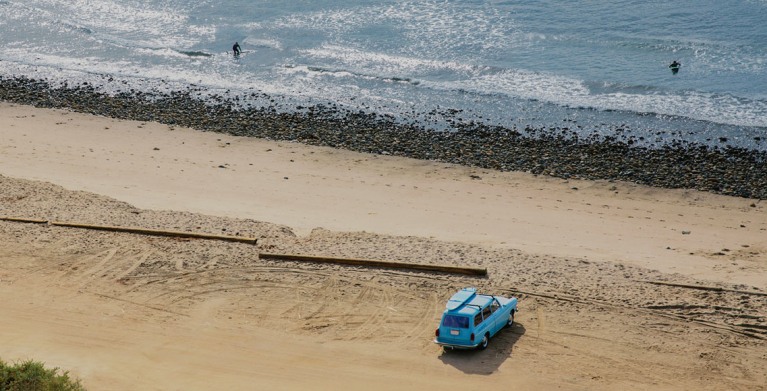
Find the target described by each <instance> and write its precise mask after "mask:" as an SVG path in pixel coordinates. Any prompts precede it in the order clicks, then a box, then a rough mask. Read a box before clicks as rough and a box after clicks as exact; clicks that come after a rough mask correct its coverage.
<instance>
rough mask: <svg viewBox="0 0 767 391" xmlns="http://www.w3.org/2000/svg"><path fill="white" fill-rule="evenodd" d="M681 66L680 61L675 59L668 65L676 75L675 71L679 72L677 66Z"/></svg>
mask: <svg viewBox="0 0 767 391" xmlns="http://www.w3.org/2000/svg"><path fill="white" fill-rule="evenodd" d="M681 66H682V63H680V62H679V61H677V60H674V62H672V63H671V65H669V66H668V67H669V68H671V73H672V74H674V75H676V73H677V72H679V68H680V67H681Z"/></svg>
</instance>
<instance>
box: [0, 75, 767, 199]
mask: <svg viewBox="0 0 767 391" xmlns="http://www.w3.org/2000/svg"><path fill="white" fill-rule="evenodd" d="M192 92H194V89H190V90H188V91H185V92H174V93H170V94H161V93H155V94H148V93H134V94H131V93H120V94H116V95H106V94H103V93H100V92H97V91H96V89H95V88H94V87H93V86H90V85H83V86H77V87H74V88H69V87H66V86H65V87H61V88H51V87H50V86H49V85H48V84H47V82H45V81H39V80H32V79H26V78H15V79H8V78H0V100H2V101H7V102H13V103H18V104H25V105H31V106H36V107H42V108H62V109H70V110H74V111H77V112H83V113H88V114H94V115H101V116H105V117H110V118H117V119H129V120H136V121H153V122H159V123H163V124H166V125H169V126H173V127H176V126H179V127H190V128H194V129H198V130H201V131H213V132H218V133H222V134H231V135H235V136H247V137H256V138H262V139H267V140H278V141H291V142H293V141H295V142H299V143H302V144H307V145H315V146H326V147H331V148H339V149H345V150H350V151H355V152H362V153H373V154H377V155H392V156H401V157H407V158H415V159H419V160H426V161H440V162H445V163H451V164H458V165H462V166H468V167H476V168H484V169H491V170H500V171H504V172H516V171H519V172H529V173H532V174H535V175H544V176H551V177H555V178H562V179H585V180H619V181H627V182H632V183H637V184H641V185H647V186H652V187H659V188H669V189H696V190H700V191H706V192H711V193H715V194H723V195H731V196H737V197H743V198H753V199H767V151H757V150H746V149H741V148H732V147H724V148H710V147H706V146H702V145H697V144H691V143H681V142H675V143H672V144H670V145H664V146H659V147H657V148H648V147H639V146H636V144H638V142H639V140H637V139H636V138H633V137H626V138H620V137H603V138H599V137H597V136H592V137H589V138H585V139H584V138H579V137H578V136H577V134H576V133H575V132H574V131H572V130H571V129H570V128H569V127H567V126H563V127H557V128H548V129H535V128H529V127H528V128H526V129H523V130H518V129H506V128H501V127H494V126H484V125H479V124H474V123H469V124H465V123H461V122H460V121H458V122H455V129H454V130H453V131H431V130H426V129H424V128H423V127H420V126H418V125H417V124H399V123H396V122H394V121H393V120H392V119H390V118H386V117H385V116H378V115H375V114H366V113H362V112H356V113H355V112H348V111H344V110H342V109H338V108H335V107H326V106H313V107H306V108H302V109H305V111H306V112H305V113H279V112H277V110H276V109H275V108H274V107H266V108H259V109H255V108H241V107H238V102H234V101H228V100H227V99H225V98H222V97H219V96H214V97H212V98H211V101H212V102H214V103H212V104H211V103H210V102H204V101H202V100H199V99H197V98H195V97H193V96H192ZM453 114H456V113H453ZM572 126H575V125H574V124H573V125H572ZM621 130H622V129H617V130H616V131H618V133H620V131H621ZM723 141H726V140H723Z"/></svg>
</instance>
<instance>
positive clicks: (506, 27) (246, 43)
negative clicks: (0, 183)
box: [0, 0, 767, 150]
mask: <svg viewBox="0 0 767 391" xmlns="http://www.w3.org/2000/svg"><path fill="white" fill-rule="evenodd" d="M235 42H238V43H239V44H240V46H241V47H242V49H243V54H242V55H241V56H239V57H237V58H235V57H234V56H233V55H232V45H233V44H234V43H235ZM674 60H676V61H679V62H681V64H682V67H681V69H680V71H679V72H678V73H677V74H672V72H671V70H670V69H669V64H670V63H671V62H672V61H674ZM0 76H4V77H12V76H24V77H29V78H35V79H46V80H48V81H49V82H50V83H51V84H52V85H54V86H57V85H63V84H64V83H67V85H69V86H72V85H76V84H79V83H83V82H88V83H91V84H92V85H94V86H97V87H98V89H99V90H101V91H104V92H107V93H116V92H124V91H130V90H133V91H148V92H168V91H173V90H185V89H188V88H190V87H193V88H195V89H196V90H198V91H199V90H202V91H204V92H198V95H199V96H200V98H202V99H210V97H212V96H215V95H218V96H225V97H230V98H237V102H239V104H241V105H243V106H251V107H264V106H273V107H277V108H278V110H280V111H286V112H290V111H300V110H301V109H302V108H304V107H307V106H311V105H318V104H323V105H324V104H328V103H332V104H335V105H337V106H338V107H342V108H344V109H348V110H351V111H364V112H368V113H376V114H380V115H385V116H387V117H388V118H395V119H396V120H397V121H401V122H403V123H416V124H419V125H422V126H424V127H425V128H436V129H444V130H446V131H450V129H451V126H452V124H454V123H455V122H454V121H461V122H471V121H474V122H475V123H482V124H487V125H500V126H504V127H508V128H519V129H522V128H525V127H527V126H532V127H544V128H560V127H567V128H569V129H570V130H574V131H576V132H579V134H582V135H584V136H589V135H603V136H610V135H614V134H618V133H620V134H622V135H624V136H625V135H626V133H628V134H629V135H630V136H635V137H639V138H641V139H642V140H643V141H642V143H645V144H647V145H649V146H653V145H662V144H664V143H666V142H668V141H670V140H681V141H686V142H696V143H703V144H709V145H713V146H736V147H742V148H747V149H755V150H767V0H726V1H721V0H717V1H712V0H676V1H657V0H641V1H640V0H613V1H606V0H591V1H552V0H525V1H501V0H481V1H480V0H439V1H436V0H379V1H366V0H355V1H352V0H335V1H330V0H312V1H308V0H292V1H284V0H247V1H246V0H215V1H212V0H195V1H189V0H162V1H161V0H141V1H139V0H0Z"/></svg>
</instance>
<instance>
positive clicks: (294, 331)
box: [0, 103, 767, 390]
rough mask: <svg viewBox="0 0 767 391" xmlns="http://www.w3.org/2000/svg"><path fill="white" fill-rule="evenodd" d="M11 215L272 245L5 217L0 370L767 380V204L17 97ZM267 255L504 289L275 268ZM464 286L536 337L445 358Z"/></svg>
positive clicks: (630, 385)
mask: <svg viewBox="0 0 767 391" xmlns="http://www.w3.org/2000/svg"><path fill="white" fill-rule="evenodd" d="M57 185H58V186H57ZM60 186H62V187H60ZM0 216H11V217H27V218H39V219H43V220H51V221H52V220H59V221H77V222H85V223H92V224H105V225H124V226H140V227H146V228H155V229H162V228H164V229H171V230H184V231H195V232H208V233H215V234H229V235H241V236H252V237H257V238H259V242H258V245H257V246H253V245H247V244H241V243H226V242H210V241H203V240H188V239H173V238H156V237H146V236H140V235H132V234H125V233H111V232H96V231H84V230H79V229H72V228H62V227H54V226H50V225H38V224H23V223H15V222H7V221H0V259H1V260H2V261H1V262H0V295H1V296H0V297H2V298H3V300H2V301H0V314H2V316H0V358H3V359H5V360H16V359H25V358H35V359H39V360H43V361H46V362H48V363H50V364H52V365H55V366H60V367H62V368H65V369H69V370H70V371H72V373H74V374H76V375H78V376H80V377H81V378H82V379H83V380H84V383H85V385H86V386H88V387H89V388H90V389H99V390H100V389H115V390H123V389H158V390H159V389H162V390H166V389H201V390H202V389H355V390H356V389H360V388H362V387H365V388H369V389H382V390H383V389H414V390H415V389H445V387H461V388H467V389H478V388H480V387H483V386H498V385H504V386H509V387H519V388H520V389H541V390H545V389H553V388H559V389H573V390H578V389H590V390H593V389H597V390H599V389H605V390H607V389H648V390H649V389H653V390H657V389H669V390H672V389H710V390H721V389H744V390H745V389H748V390H751V389H765V387H764V385H765V384H767V349H765V348H766V346H765V344H764V338H767V320H766V319H765V318H766V317H767V296H764V295H763V294H760V293H762V292H765V291H767V209H766V208H765V205H764V203H763V202H760V201H759V200H750V199H741V198H733V197H724V196H718V195H713V194H708V193H700V192H696V191H688V190H665V189H655V188H648V187H643V186H638V185H633V184H626V183H620V182H616V183H612V182H607V181H596V182H595V181H576V180H569V181H565V180H561V179H556V178H546V177H535V176H532V175H529V174H525V173H501V172H495V171H489V170H481V169H473V168H467V167H458V166H453V165H448V164H443V163H437V162H425V161H417V160H410V159H403V158H396V157H389V156H375V155H365V154H358V153H352V152H348V151H339V150H334V149H329V148H318V147H308V146H304V145H300V144H294V143H288V142H272V141H265V140H257V139H248V138H238V137H232V136H228V135H221V134H214V133H203V132H198V131H193V130H188V129H180V128H176V129H173V128H170V127H168V126H166V125H161V124H155V123H140V122H133V121H118V120H113V119H109V118H103V117H94V116H87V115H83V114H76V113H71V112H67V111H60V110H43V109H33V108H29V107H25V106H16V105H11V104H6V103H0ZM259 251H268V252H284V253H303V254H324V255H332V256H344V257H362V258H372V259H385V260H397V261H403V262H418V263H435V264H449V265H462V266H478V267H485V268H487V269H488V272H489V276H488V277H487V278H471V277H456V276H449V275H444V274H428V273H421V272H408V271H403V270H383V269H366V268H360V267H342V266H332V265H313V264H299V263H294V262H278V261H265V260H260V259H258V256H257V254H258V252H259ZM648 281H656V282H665V283H674V284H682V285H699V286H712V287H720V288H723V289H724V290H722V291H711V290H700V289H690V288H683V287H678V286H667V285H655V284H650V283H648ZM468 285H473V286H478V287H479V288H481V289H482V290H485V291H489V292H492V293H497V294H513V295H515V296H518V297H520V309H521V312H520V314H519V317H518V319H517V320H518V322H517V324H516V325H515V326H514V327H513V328H511V329H509V330H504V331H503V332H502V333H501V334H500V335H499V336H498V337H497V338H495V339H493V341H492V342H491V347H490V348H489V349H488V350H486V351H483V352H448V353H443V352H442V351H441V349H439V347H437V346H436V345H434V344H432V343H431V339H432V335H433V330H434V328H435V326H436V323H437V321H438V319H439V314H440V312H441V310H442V309H443V308H444V302H445V300H446V299H447V298H448V297H449V296H450V294H451V293H452V292H454V291H455V290H456V289H458V288H460V287H463V286H468Z"/></svg>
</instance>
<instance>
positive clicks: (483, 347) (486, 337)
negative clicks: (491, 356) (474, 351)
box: [478, 334, 490, 350]
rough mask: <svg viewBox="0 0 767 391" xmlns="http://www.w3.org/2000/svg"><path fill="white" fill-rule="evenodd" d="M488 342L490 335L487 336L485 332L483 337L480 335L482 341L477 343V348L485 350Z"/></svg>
mask: <svg viewBox="0 0 767 391" xmlns="http://www.w3.org/2000/svg"><path fill="white" fill-rule="evenodd" d="M489 342H490V337H488V335H487V334H485V336H484V337H482V342H480V343H479V346H478V348H479V350H485V349H487V344H488V343H489Z"/></svg>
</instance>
